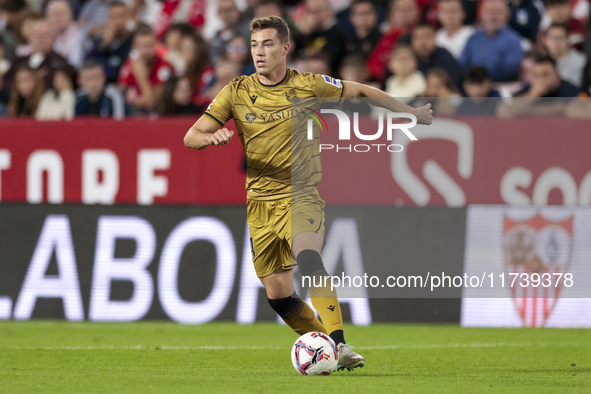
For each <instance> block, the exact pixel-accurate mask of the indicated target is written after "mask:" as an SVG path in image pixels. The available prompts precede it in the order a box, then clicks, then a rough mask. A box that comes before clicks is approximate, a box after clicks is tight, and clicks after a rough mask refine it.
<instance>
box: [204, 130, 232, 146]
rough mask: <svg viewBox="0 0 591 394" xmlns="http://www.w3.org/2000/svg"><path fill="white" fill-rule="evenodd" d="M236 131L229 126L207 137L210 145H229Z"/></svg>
mask: <svg viewBox="0 0 591 394" xmlns="http://www.w3.org/2000/svg"><path fill="white" fill-rule="evenodd" d="M233 135H234V132H233V131H232V130H228V129H227V128H225V127H224V128H223V129H219V130H218V131H216V132H215V133H213V134H212V135H210V136H208V137H207V142H209V145H227V144H228V142H230V140H231V139H232V136H233Z"/></svg>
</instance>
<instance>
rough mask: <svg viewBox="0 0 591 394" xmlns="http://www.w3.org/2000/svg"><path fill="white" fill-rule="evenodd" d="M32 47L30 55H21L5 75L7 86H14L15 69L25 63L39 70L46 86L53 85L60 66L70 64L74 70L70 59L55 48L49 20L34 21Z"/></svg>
mask: <svg viewBox="0 0 591 394" xmlns="http://www.w3.org/2000/svg"><path fill="white" fill-rule="evenodd" d="M31 48H32V50H31V54H30V55H27V56H19V57H17V58H16V59H15V60H14V62H12V66H11V68H10V70H8V72H7V73H6V74H5V75H4V83H5V84H6V85H7V87H11V86H12V81H13V78H14V73H15V71H16V70H17V69H18V68H19V67H21V66H22V65H25V64H26V65H28V66H29V67H31V68H32V69H34V70H37V71H39V74H40V75H41V77H42V78H43V82H44V83H45V86H52V83H53V71H54V70H55V69H57V68H58V67H62V66H69V67H70V68H71V69H72V70H73V67H72V66H71V65H69V63H68V61H67V60H66V59H64V58H63V56H61V55H59V54H57V53H56V52H55V51H54V50H53V34H52V32H51V29H50V28H49V25H48V23H47V21H45V20H40V21H36V22H34V23H33V26H32V28H31Z"/></svg>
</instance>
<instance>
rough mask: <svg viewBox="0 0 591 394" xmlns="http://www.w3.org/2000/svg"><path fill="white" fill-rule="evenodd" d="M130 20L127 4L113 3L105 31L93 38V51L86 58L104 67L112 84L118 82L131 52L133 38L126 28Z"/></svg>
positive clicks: (115, 0)
mask: <svg viewBox="0 0 591 394" xmlns="http://www.w3.org/2000/svg"><path fill="white" fill-rule="evenodd" d="M128 18H129V9H128V8H127V6H126V5H125V3H123V2H122V1H118V0H114V1H111V2H110V3H109V12H108V19H107V24H106V26H105V29H104V31H103V32H102V33H100V34H97V35H96V36H95V37H93V38H92V42H93V43H92V49H91V50H90V51H89V53H88V55H87V56H86V58H87V59H95V60H96V61H98V62H99V63H101V64H102V65H103V67H104V69H105V74H106V75H107V81H108V82H110V83H111V82H117V78H118V76H119V72H120V70H121V66H122V65H123V62H124V61H125V59H127V57H128V56H129V52H130V50H131V45H132V42H133V36H132V34H131V32H130V31H129V30H128V29H127V26H126V23H127V21H128Z"/></svg>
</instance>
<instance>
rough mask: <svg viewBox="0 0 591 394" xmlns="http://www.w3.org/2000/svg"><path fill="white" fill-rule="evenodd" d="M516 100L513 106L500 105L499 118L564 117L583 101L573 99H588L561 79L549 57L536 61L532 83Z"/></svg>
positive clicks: (519, 93)
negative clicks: (576, 104)
mask: <svg viewBox="0 0 591 394" xmlns="http://www.w3.org/2000/svg"><path fill="white" fill-rule="evenodd" d="M515 96H516V97H517V98H516V99H513V100H512V101H511V102H510V103H506V102H500V103H499V104H498V106H497V112H496V114H497V116H498V117H501V118H512V117H516V116H565V115H566V114H567V111H568V108H569V107H570V106H571V104H572V102H580V101H582V100H573V99H572V97H583V96H587V95H586V94H584V93H582V92H581V90H580V89H578V88H577V87H576V86H574V85H573V84H571V83H570V82H567V81H564V80H562V79H561V78H560V75H558V71H557V70H556V63H555V61H554V59H552V58H551V57H550V56H541V57H539V58H537V59H536V61H535V64H534V66H533V69H532V73H531V83H530V84H529V85H527V86H525V87H524V88H523V89H522V90H521V91H519V92H517V93H515Z"/></svg>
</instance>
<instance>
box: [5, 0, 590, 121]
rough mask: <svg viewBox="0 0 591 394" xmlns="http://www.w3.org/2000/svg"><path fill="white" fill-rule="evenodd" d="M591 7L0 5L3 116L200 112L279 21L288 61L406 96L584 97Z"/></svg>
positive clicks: (494, 2) (410, 2)
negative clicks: (265, 22) (253, 30)
mask: <svg viewBox="0 0 591 394" xmlns="http://www.w3.org/2000/svg"><path fill="white" fill-rule="evenodd" d="M590 9H591V8H590V5H589V0H544V1H542V0H392V1H388V0H382V1H379V0H378V1H369V0H301V1H298V0H286V1H276V0H217V1H207V0H165V1H160V0H0V116H11V117H35V118H37V119H72V118H74V117H78V116H98V117H114V118H122V117H125V116H146V117H154V116H170V115H198V114H200V113H202V112H203V111H204V109H205V108H206V107H207V105H208V104H209V103H210V102H211V100H212V99H213V98H214V97H215V96H216V94H217V93H218V92H219V91H220V90H221V89H222V87H223V86H224V85H226V84H227V83H228V82H230V81H231V80H233V79H234V78H236V77H238V76H240V75H250V74H252V73H254V72H255V69H254V66H253V64H252V58H251V55H250V47H249V45H250V44H249V42H250V37H249V35H250V32H249V23H250V21H251V20H252V19H253V18H255V17H263V16H270V15H277V16H280V17H283V18H284V19H285V20H286V22H287V23H288V25H289V26H290V29H291V51H290V53H289V55H288V67H290V68H293V69H295V70H298V71H300V72H312V73H315V74H327V75H332V76H335V77H339V78H341V79H344V80H351V81H356V82H361V83H368V84H372V85H374V86H376V87H379V88H381V89H384V90H385V91H386V92H387V93H389V94H390V95H392V96H394V97H400V98H401V99H402V100H405V101H407V102H410V101H411V98H416V97H438V98H446V97H448V98H455V97H457V98H461V97H471V98H486V97H489V98H494V97H521V96H522V97H529V98H539V97H552V98H560V97H577V96H588V95H589V94H590V93H591V90H590V89H591V61H590V55H591V33H590V31H591V30H590V29H589V27H590V24H591V18H589V14H590V12H591V11H590ZM474 102H475V103H477V104H478V103H482V101H474ZM472 107H473V108H472ZM472 107H471V109H470V108H469V109H468V110H469V111H472V112H474V111H476V112H477V113H478V112H482V113H487V112H490V111H493V112H494V109H491V108H488V107H490V105H489V106H488V107H487V105H484V104H482V105H480V104H479V105H476V106H475V107H474V106H472Z"/></svg>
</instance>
